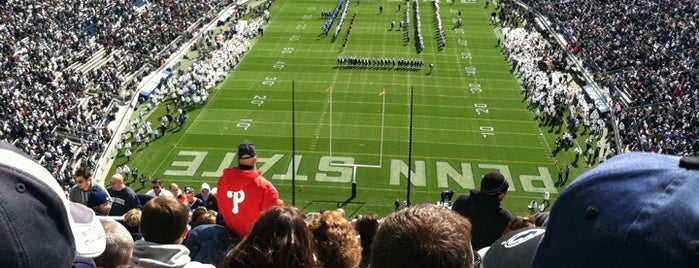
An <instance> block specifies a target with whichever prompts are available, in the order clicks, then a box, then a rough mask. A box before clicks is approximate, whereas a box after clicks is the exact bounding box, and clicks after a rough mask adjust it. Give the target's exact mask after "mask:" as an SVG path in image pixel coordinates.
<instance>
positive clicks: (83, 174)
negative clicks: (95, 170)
mask: <svg viewBox="0 0 699 268" xmlns="http://www.w3.org/2000/svg"><path fill="white" fill-rule="evenodd" d="M75 183H77V185H78V188H80V189H81V190H83V191H89V190H90V188H91V187H92V171H90V169H89V168H87V167H80V168H78V170H76V171H75Z"/></svg>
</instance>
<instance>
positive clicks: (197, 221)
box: [189, 207, 216, 228]
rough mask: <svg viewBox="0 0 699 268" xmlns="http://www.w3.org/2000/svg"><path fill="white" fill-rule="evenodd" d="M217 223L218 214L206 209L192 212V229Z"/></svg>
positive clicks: (190, 223)
mask: <svg viewBox="0 0 699 268" xmlns="http://www.w3.org/2000/svg"><path fill="white" fill-rule="evenodd" d="M209 223H216V212H215V211H213V210H212V211H209V210H207V209H206V208H205V207H198V208H195V209H194V210H192V217H191V221H190V222H189V225H190V227H192V228H193V227H195V226H197V225H202V224H209Z"/></svg>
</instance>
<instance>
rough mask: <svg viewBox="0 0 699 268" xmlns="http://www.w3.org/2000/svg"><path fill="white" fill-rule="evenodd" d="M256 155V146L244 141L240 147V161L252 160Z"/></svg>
mask: <svg viewBox="0 0 699 268" xmlns="http://www.w3.org/2000/svg"><path fill="white" fill-rule="evenodd" d="M256 155H257V154H256V152H255V144H252V143H251V142H249V141H244V142H243V143H241V144H240V145H238V159H250V158H253V157H255V156H256Z"/></svg>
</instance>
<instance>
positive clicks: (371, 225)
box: [355, 214, 379, 252]
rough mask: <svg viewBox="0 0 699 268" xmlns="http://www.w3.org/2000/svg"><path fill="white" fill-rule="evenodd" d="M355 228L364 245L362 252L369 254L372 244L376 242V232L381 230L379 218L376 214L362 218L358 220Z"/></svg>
mask: <svg viewBox="0 0 699 268" xmlns="http://www.w3.org/2000/svg"><path fill="white" fill-rule="evenodd" d="M355 228H356V229H357V233H358V234H359V240H360V241H361V243H362V250H364V251H366V252H369V251H370V250H371V244H372V243H373V242H374V236H376V231H377V230H378V229H379V216H378V215H376V214H367V215H364V216H360V217H358V218H357V222H356V223H355Z"/></svg>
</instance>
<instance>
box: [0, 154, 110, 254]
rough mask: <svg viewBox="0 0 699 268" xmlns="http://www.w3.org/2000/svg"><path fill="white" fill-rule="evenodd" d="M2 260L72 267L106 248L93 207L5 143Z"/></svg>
mask: <svg viewBox="0 0 699 268" xmlns="http://www.w3.org/2000/svg"><path fill="white" fill-rule="evenodd" d="M0 241H2V242H3V245H2V247H0V256H2V263H1V264H0V266H3V267H46V266H52V267H70V266H71V263H72V262H73V260H74V259H75V257H76V256H79V257H87V258H92V257H97V256H99V255H101V254H102V252H103V251H104V248H105V245H106V236H105V233H104V229H103V227H102V225H101V224H100V222H99V220H98V219H97V217H96V216H95V213H94V212H93V211H92V209H90V208H88V207H86V206H84V205H82V204H78V203H73V202H70V201H68V199H67V198H66V195H65V192H64V191H63V189H62V188H61V187H60V185H59V184H58V182H57V181H56V179H55V178H54V177H53V176H52V175H51V174H50V173H49V172H48V171H47V170H46V169H45V168H44V167H42V166H41V165H39V164H38V163H37V162H35V161H34V160H33V159H31V158H30V157H29V156H28V155H26V154H25V153H23V152H21V151H20V150H19V149H18V148H16V147H14V146H13V145H11V144H9V143H7V142H4V141H0Z"/></svg>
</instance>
